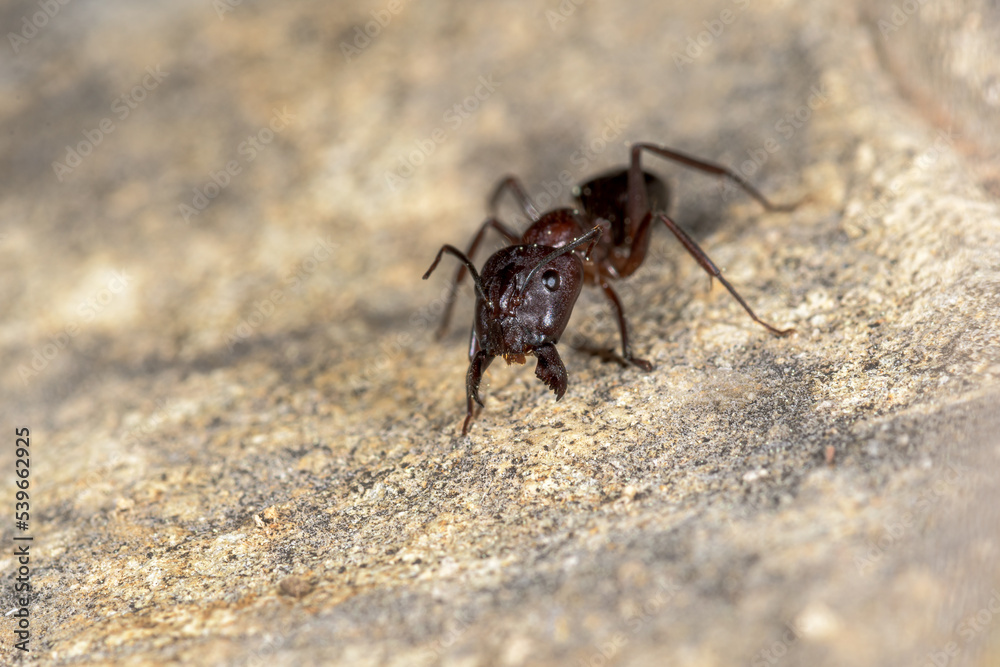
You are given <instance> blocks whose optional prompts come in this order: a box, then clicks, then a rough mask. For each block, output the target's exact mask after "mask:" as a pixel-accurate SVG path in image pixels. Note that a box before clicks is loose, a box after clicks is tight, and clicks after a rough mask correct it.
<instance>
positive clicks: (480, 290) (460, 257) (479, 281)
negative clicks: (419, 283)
mask: <svg viewBox="0 0 1000 667" xmlns="http://www.w3.org/2000/svg"><path fill="white" fill-rule="evenodd" d="M445 251H448V252H449V253H451V254H452V255H454V256H455V257H457V258H458V260H459V261H460V262H462V264H465V268H467V269H468V270H469V273H470V274H472V281H473V282H474V283H475V284H476V294H478V295H479V298H481V299H482V300H483V301H486V302H487V303H490V300H489V299H487V298H486V292H485V291H484V290H483V281H482V279H481V278H480V277H479V272H478V271H476V267H475V265H473V263H472V262H471V261H469V258H468V257H466V256H465V253H464V252H462V251H461V250H459V249H458V248H456V247H455V246H453V245H448V244H445V245H443V246H441V249H440V250H438V254H437V257H435V258H434V263H433V264H431V268H429V269H427V273H425V274H424V278H423V279H424V280H427V279H428V278H430V276H431V273H432V272H433V271H434V269H435V268H437V265H438V262H440V261H441V255H443V254H444V252H445Z"/></svg>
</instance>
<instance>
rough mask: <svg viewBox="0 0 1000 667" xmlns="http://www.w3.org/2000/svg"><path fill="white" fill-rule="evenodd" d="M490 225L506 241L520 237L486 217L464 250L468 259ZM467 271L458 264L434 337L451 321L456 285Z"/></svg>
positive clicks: (443, 330)
mask: <svg viewBox="0 0 1000 667" xmlns="http://www.w3.org/2000/svg"><path fill="white" fill-rule="evenodd" d="M491 227H492V228H493V229H495V230H497V231H498V232H500V235H501V236H503V237H504V238H505V239H506V240H507V242H508V243H512V244H513V243H517V242H518V241H519V240H520V237H519V236H518V235H517V234H515V233H514V232H513V231H511V229H510V228H509V227H507V225H505V224H503V223H502V222H500V221H499V220H497V219H496V218H487V219H486V221H485V222H484V223H483V224H482V225H481V226H480V227H479V231H478V232H476V235H475V236H474V237H472V242H471V243H470V244H469V248H468V250H466V251H465V256H466V257H468V258H470V259H471V258H472V256H473V255H474V254H475V253H476V250H478V249H479V244H480V243H482V242H483V237H485V236H486V230H487V229H489V228H491ZM467 272H468V271H467V269H466V268H465V265H464V264H460V265H459V267H458V268H457V269H456V270H455V279H454V280H453V281H452V283H451V289H450V290H448V295H447V296H446V297H445V302H444V312H443V313H442V314H441V324H440V325H438V329H437V332H436V333H435V334H434V336H435V338H437V339H439V340H440V339H441V338H442V337H443V336H444V334H445V332H446V331H447V330H448V322H449V321H451V311H452V308H453V307H454V306H455V295H456V294H457V293H458V286H459V284H460V283H461V282H462V280H463V279H464V278H465V274H466V273H467Z"/></svg>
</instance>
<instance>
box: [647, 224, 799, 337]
mask: <svg viewBox="0 0 1000 667" xmlns="http://www.w3.org/2000/svg"><path fill="white" fill-rule="evenodd" d="M656 217H657V218H658V219H660V220H662V221H663V224H665V225H666V226H667V229H669V230H670V231H671V232H673V234H674V236H676V237H677V240H678V241H680V242H681V245H683V246H684V248H685V250H687V251H688V253H690V255H691V256H692V257H694V258H695V260H696V261H697V262H698V264H700V265H701V268H703V269H705V271H707V272H708V275H709V276H710V278H717V279H718V281H719V282H720V283H722V284H723V285H724V286H725V287H726V289H727V290H729V293H730V294H732V295H733V297H734V298H735V299H736V300H737V301H739V303H740V305H741V306H743V310H745V311H747V313H748V314H749V315H750V317H751V318H752V319H753V321H754V322H756V323H757V324H759V325H761V326H762V327H764V328H765V329H767V330H768V331H770V332H771V333H773V334H774V335H775V336H787V335H788V334H790V333H795V329H778V328H777V327H773V326H771V325H770V324H768V323H767V322H765V321H764V320H762V319H760V318H759V317H757V314H756V313H754V312H753V310H751V308H750V306H749V305H747V302H746V301H744V300H743V297H742V296H740V293H739V292H737V291H736V288H735V287H733V286H732V285H730V284H729V281H728V280H726V279H725V278H723V277H722V272H721V271H719V267H717V266H716V265H715V264H714V263H713V262H712V260H711V259H709V257H708V255H706V254H705V251H704V250H702V249H701V248H700V247H699V246H698V244H697V243H695V242H694V239H692V238H691V237H690V236H688V234H687V232H685V231H684V230H683V229H681V228H680V227H679V226H678V225H677V223H675V222H674V221H673V220H671V219H670V218H668V217H667V216H666V215H664V214H663V213H657V214H656ZM651 219H652V216H650V215H649V214H647V217H646V219H644V220H643V221H642V223H643V225H648V224H649V221H650V220H651Z"/></svg>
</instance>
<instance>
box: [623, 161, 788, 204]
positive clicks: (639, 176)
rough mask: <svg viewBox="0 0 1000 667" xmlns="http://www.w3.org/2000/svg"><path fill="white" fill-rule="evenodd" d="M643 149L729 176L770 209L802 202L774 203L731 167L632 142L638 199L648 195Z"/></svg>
mask: <svg viewBox="0 0 1000 667" xmlns="http://www.w3.org/2000/svg"><path fill="white" fill-rule="evenodd" d="M642 151H649V152H650V153H652V154H653V155H659V156H660V157H662V158H665V159H667V160H673V161H674V162H679V163H680V164H683V165H684V166H686V167H690V168H692V169H697V170H699V171H704V172H707V173H709V174H715V175H717V176H725V177H726V178H728V179H730V180H731V181H733V182H734V183H736V185H738V186H740V187H741V188H743V191H744V192H746V193H747V194H748V195H750V196H751V197H753V198H754V199H756V200H757V201H758V202H760V204H761V206H763V207H764V208H765V209H767V210H768V211H791V210H792V209H794V208H795V207H796V206H798V205H799V203H800V202H796V203H794V204H781V205H778V204H772V203H771V202H770V201H769V200H768V199H767V197H765V196H764V195H762V194H761V193H760V192H759V191H758V190H757V188H755V187H754V186H752V185H750V183H748V182H747V180H746V179H745V178H743V177H742V176H740V175H739V174H738V173H736V172H735V171H733V170H732V169H729V168H728V167H724V166H722V165H720V164H716V163H714V162H708V161H707V160H702V159H700V158H696V157H692V156H690V155H685V154H684V153H681V152H679V151H675V150H673V149H670V148H667V147H665V146H657V145H656V144H632V162H631V164H630V166H629V183H632V180H633V178H635V182H636V184H637V185H639V186H640V188H639V189H640V190H642V192H641V193H640V195H641V196H639V197H637V199H642V200H645V198H646V196H645V195H646V192H645V188H642V187H641V185H642V167H640V166H639V160H640V155H641V153H642ZM633 170H634V171H635V172H636V176H634V177H633V176H632V172H633ZM631 192H632V188H631V187H629V202H628V203H629V206H632V195H631ZM637 203H638V202H637ZM642 210H644V209H642ZM631 213H632V211H631V209H630V210H629V214H630V217H631ZM639 217H641V216H639ZM639 217H632V219H633V220H638V219H639Z"/></svg>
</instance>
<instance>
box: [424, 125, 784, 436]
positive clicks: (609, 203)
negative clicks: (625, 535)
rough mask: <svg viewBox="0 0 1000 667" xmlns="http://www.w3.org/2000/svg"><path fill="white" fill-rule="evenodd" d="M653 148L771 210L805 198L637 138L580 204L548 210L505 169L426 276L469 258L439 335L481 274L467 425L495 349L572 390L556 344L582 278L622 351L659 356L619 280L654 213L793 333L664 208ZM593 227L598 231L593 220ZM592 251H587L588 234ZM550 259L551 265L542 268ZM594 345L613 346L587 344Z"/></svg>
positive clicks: (637, 362)
mask: <svg viewBox="0 0 1000 667" xmlns="http://www.w3.org/2000/svg"><path fill="white" fill-rule="evenodd" d="M643 151H646V152H648V153H651V154H653V155H657V156H659V157H662V158H665V159H668V160H673V161H675V162H678V163H680V164H682V165H684V166H687V167H690V168H693V169H698V170H700V171H704V172H708V173H710V174H715V175H718V176H723V177H726V178H728V179H730V180H731V181H733V182H734V183H736V185H738V186H739V187H740V188H742V189H743V190H744V191H745V192H746V193H747V194H749V195H750V196H751V197H753V198H754V199H756V200H757V201H758V202H760V204H761V205H762V206H763V207H764V208H765V209H766V210H768V211H789V210H792V209H793V208H795V206H797V204H793V205H784V206H778V205H775V204H772V203H771V202H770V201H768V200H767V198H766V197H764V195H762V194H761V193H760V192H758V191H757V189H756V188H754V187H753V186H752V185H750V183H748V182H747V181H746V180H744V179H743V177H741V176H740V175H739V174H737V173H736V172H734V171H732V170H730V169H728V168H726V167H723V166H721V165H718V164H715V163H712V162H707V161H705V160H701V159H699V158H695V157H691V156H689V155H685V154H684V153H680V152H678V151H675V150H672V149H670V148H666V147H663V146H658V145H656V144H651V143H637V144H633V145H632V146H631V152H632V159H631V162H630V163H629V166H628V167H625V168H619V169H614V170H612V171H609V172H605V173H603V174H600V175H598V176H595V177H594V178H591V179H590V180H588V181H586V182H585V183H583V184H582V185H580V186H578V187H576V188H574V190H573V195H574V197H575V198H576V200H577V202H578V203H579V207H578V208H556V209H553V210H551V211H548V212H546V213H543V214H540V213H539V212H538V209H537V208H536V207H535V205H534V203H533V202H532V201H531V198H530V197H529V196H528V194H527V192H526V191H525V189H524V187H523V186H522V185H521V182H520V181H519V180H518V179H517V178H516V177H515V176H507V177H505V178H503V179H502V180H501V181H500V183H499V184H498V185H497V187H496V188H495V190H494V192H493V195H492V197H490V201H489V206H490V217H488V218H487V219H486V221H485V222H483V224H482V226H481V227H480V228H479V231H478V232H477V233H476V235H475V236H474V237H473V239H472V242H471V243H470V244H469V247H468V250H467V251H466V252H465V253H462V252H461V251H460V250H458V249H457V248H455V247H454V246H452V245H445V246H443V247H442V248H441V250H439V251H438V254H437V257H436V258H435V259H434V263H433V264H431V266H430V268H429V269H427V272H426V273H425V274H424V280H426V279H427V278H428V277H430V275H431V273H432V272H433V271H434V269H435V268H436V267H437V265H438V262H440V261H441V257H442V255H443V254H444V253H445V252H447V253H449V254H452V255H454V256H455V257H457V258H458V260H459V261H460V262H461V265H460V266H459V267H458V270H457V272H456V273H455V279H454V283H453V286H454V287H455V288H456V289H452V290H451V291H450V292H449V293H448V297H447V300H446V302H445V308H444V313H443V315H442V318H441V325H440V327H439V328H438V330H437V338H439V339H440V338H441V337H442V336H443V335H444V333H445V331H446V330H447V327H448V322H449V320H450V319H451V311H452V306H453V305H454V303H455V293H456V291H457V286H458V284H459V283H460V282H461V281H462V279H463V278H464V277H465V274H466V272H468V273H469V274H471V275H472V280H473V282H474V283H475V289H476V306H475V318H474V320H473V325H472V334H471V340H470V343H469V370H468V372H467V373H466V379H465V386H466V406H467V412H466V416H465V422H464V423H463V424H462V435H466V434H467V433H468V431H469V424H470V423H471V421H472V417H473V411H474V408H475V404H478V405H479V406H482V405H483V402H482V400H481V399H480V398H479V384H480V382H481V380H482V377H483V373H484V372H485V371H486V368H487V367H488V366H489V365H490V363H491V362H492V361H493V360H494V359H495V358H496V357H503V358H504V360H505V361H506V362H507V363H508V364H511V363H519V364H523V363H525V355H528V354H532V355H534V356H535V358H536V359H537V360H538V362H537V365H536V367H535V376H536V377H538V379H539V380H541V381H542V382H544V383H545V384H546V385H548V386H549V388H550V389H552V390H553V391H554V392H555V394H556V400H559V399H561V398H562V397H563V394H564V393H565V392H566V385H567V374H566V367H565V366H564V365H563V363H562V360H561V359H560V358H559V353H558V352H557V351H556V347H555V346H556V343H557V342H558V340H559V337H560V336H561V335H562V333H563V331H564V330H565V328H566V325H567V324H568V322H569V317H570V314H571V313H572V312H573V306H574V305H575V304H576V300H577V297H579V295H580V292H581V290H582V287H583V284H584V283H586V284H590V285H597V286H599V287H600V288H601V290H602V291H603V292H604V295H605V296H606V297H607V298H608V300H609V301H610V302H611V305H612V306H613V307H614V309H615V313H616V314H617V316H618V329H619V332H620V334H621V341H622V356H621V358H620V359H618V358H617V357H616V356H615V357H614V358H615V360H617V361H620V362H621V363H624V364H633V365H634V366H637V367H638V368H641V369H642V370H644V371H650V370H652V368H653V365H652V364H651V363H649V362H648V361H646V360H645V359H639V358H637V357H636V356H635V355H633V354H632V347H631V345H630V344H629V339H628V326H627V324H626V322H625V313H624V310H623V308H622V303H621V300H620V299H619V298H618V295H617V294H616V293H615V291H614V289H613V288H612V287H611V282H612V281H614V280H620V279H622V278H627V277H628V276H630V275H632V274H633V273H634V272H635V271H636V270H637V269H638V268H639V266H640V265H642V262H643V260H645V258H646V252H647V250H648V249H649V240H650V232H651V230H652V226H653V223H654V222H656V221H661V222H663V224H664V225H666V226H667V229H669V230H670V231H671V232H672V233H673V234H674V236H676V237H677V240H678V241H680V242H681V245H683V246H684V248H685V250H687V251H688V253H690V254H691V256H692V257H694V259H695V260H696V261H697V262H698V264H700V265H701V267H702V268H703V269H705V271H706V272H708V275H709V280H711V279H712V278H715V279H717V280H718V281H719V282H721V283H722V284H723V285H724V286H725V288H726V289H727V290H729V293H730V294H732V296H733V298H735V299H736V301H737V302H739V304H740V305H741V306H742V307H743V309H744V310H745V311H746V312H747V313H748V314H749V315H750V317H751V319H753V321H754V322H757V323H758V324H760V325H761V326H763V327H764V328H765V329H767V330H768V331H770V332H771V333H772V334H774V335H775V336H786V335H788V334H791V333H793V332H794V329H778V328H777V327H774V326H772V325H770V324H768V323H767V322H765V321H764V320H762V319H760V318H759V317H757V315H756V313H754V312H753V310H752V309H751V308H750V306H749V305H748V304H747V302H746V301H745V300H744V299H743V297H742V296H740V294H739V292H737V291H736V288H735V287H733V286H732V285H731V284H730V283H729V281H727V280H726V279H725V278H724V277H723V276H722V273H721V272H720V271H719V268H718V267H717V266H716V265H715V264H714V263H713V262H712V260H711V259H709V257H708V255H706V254H705V252H704V251H703V250H702V249H701V248H700V247H699V246H698V244H697V243H695V242H694V239H692V238H691V237H690V236H688V234H687V232H685V231H684V230H683V229H681V227H679V226H678V225H677V223H675V222H674V221H673V220H671V219H670V218H669V217H667V215H666V214H665V213H664V212H663V211H664V210H666V208H667V205H668V203H669V191H668V189H667V186H666V184H665V183H664V182H663V181H662V180H660V178H658V177H657V176H655V175H653V174H651V173H649V172H647V171H644V170H643V169H642V163H641V159H642V153H643ZM505 192H509V193H510V194H511V195H512V196H513V197H514V198H515V199H516V201H517V204H518V206H519V207H520V209H521V210H522V211H523V212H524V214H525V215H526V216H527V217H528V218H529V219H530V220H531V225H530V226H529V227H528V229H527V230H525V232H524V234H521V235H518V234H516V233H515V232H513V231H512V230H511V229H510V228H508V227H507V226H506V225H504V223H502V222H501V221H500V220H499V219H498V218H497V217H496V212H497V208H498V206H497V205H498V202H499V200H500V198H501V197H502V196H503V194H504V193H505ZM490 228H492V229H495V230H496V231H497V232H499V233H500V235H501V236H503V237H504V238H505V239H506V240H507V242H508V243H510V245H508V246H507V247H505V248H502V249H500V250H499V251H497V252H496V253H495V254H493V256H491V257H490V258H489V259H488V260H486V263H485V264H484V265H483V269H482V272H481V273H479V272H477V271H476V268H475V266H474V265H473V263H472V261H471V260H470V259H469V258H470V257H472V256H473V255H474V254H475V252H476V250H477V249H478V248H479V245H480V244H481V243H482V240H483V238H484V236H485V234H486V231H487V230H488V229H490ZM588 229H590V231H589V232H587V231H586V230H588ZM588 243H589V245H587V249H586V251H585V252H584V253H583V256H582V257H581V255H580V249H581V248H582V246H584V245H585V244H588ZM543 269H544V270H543ZM587 351H589V352H591V353H594V354H606V353H605V352H604V351H597V350H587Z"/></svg>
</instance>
